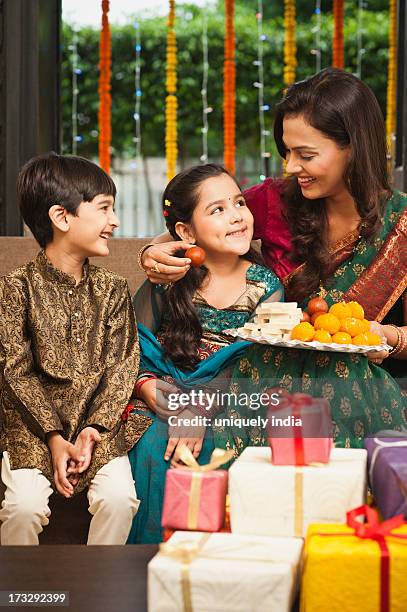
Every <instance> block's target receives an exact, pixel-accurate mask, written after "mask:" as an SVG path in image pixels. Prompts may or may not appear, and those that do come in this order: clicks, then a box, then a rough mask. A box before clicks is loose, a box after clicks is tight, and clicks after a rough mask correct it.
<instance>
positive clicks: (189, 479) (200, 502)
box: [161, 468, 228, 531]
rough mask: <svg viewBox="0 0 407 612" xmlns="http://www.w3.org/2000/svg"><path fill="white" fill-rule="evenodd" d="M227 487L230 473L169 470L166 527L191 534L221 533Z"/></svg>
mask: <svg viewBox="0 0 407 612" xmlns="http://www.w3.org/2000/svg"><path fill="white" fill-rule="evenodd" d="M227 487H228V473H227V471H226V470H213V471H207V472H204V471H194V470H191V469H184V468H176V469H170V470H168V471H167V477H166V481H165V491H164V506H163V513H162V519H161V524H162V526H163V527H170V528H172V529H181V530H186V529H188V530H190V531H218V530H219V529H221V527H222V526H223V522H224V519H225V503H226V493H227Z"/></svg>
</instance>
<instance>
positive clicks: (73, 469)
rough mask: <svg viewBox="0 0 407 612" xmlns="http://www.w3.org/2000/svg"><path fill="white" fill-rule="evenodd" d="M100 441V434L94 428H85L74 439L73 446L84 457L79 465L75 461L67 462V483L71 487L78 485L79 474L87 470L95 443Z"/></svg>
mask: <svg viewBox="0 0 407 612" xmlns="http://www.w3.org/2000/svg"><path fill="white" fill-rule="evenodd" d="M101 439H102V438H101V435H100V433H99V432H98V430H97V429H95V428H94V427H85V428H84V429H82V431H81V432H80V434H79V435H78V437H77V438H76V441H75V445H74V446H75V448H76V449H77V450H78V451H79V452H80V453H81V455H82V456H83V457H84V460H83V462H81V463H76V462H75V461H70V462H69V467H68V470H67V473H68V474H69V481H70V482H71V483H72V484H73V486H75V485H77V484H78V481H79V474H82V472H85V471H86V470H87V469H88V467H89V465H90V461H91V459H92V453H93V448H94V446H95V444H96V442H100V441H101Z"/></svg>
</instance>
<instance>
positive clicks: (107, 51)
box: [98, 0, 112, 173]
mask: <svg viewBox="0 0 407 612" xmlns="http://www.w3.org/2000/svg"><path fill="white" fill-rule="evenodd" d="M108 12H109V0H102V29H101V32H100V38H99V89H98V91H99V114H98V122H99V164H100V165H101V167H102V168H103V170H105V171H106V172H108V173H109V172H110V143H111V139H112V128H111V106H112V98H111V95H110V79H111V74H112V73H111V65H112V52H111V41H110V28H109V18H108Z"/></svg>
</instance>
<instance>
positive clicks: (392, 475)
mask: <svg viewBox="0 0 407 612" xmlns="http://www.w3.org/2000/svg"><path fill="white" fill-rule="evenodd" d="M365 447H366V449H367V453H368V469H369V480H370V486H371V488H372V492H373V497H374V499H375V502H376V504H377V506H378V508H379V510H380V512H381V513H382V515H383V518H384V519H389V518H391V517H392V516H395V515H396V514H403V515H404V517H405V518H407V437H405V438H404V437H396V438H390V437H389V438H388V437H378V438H366V439H365Z"/></svg>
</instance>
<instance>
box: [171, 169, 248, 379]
mask: <svg viewBox="0 0 407 612" xmlns="http://www.w3.org/2000/svg"><path fill="white" fill-rule="evenodd" d="M222 174H227V175H228V176H230V177H231V178H232V179H233V180H234V181H235V183H236V185H237V186H238V187H239V189H240V186H239V184H238V182H237V181H236V179H235V177H234V176H232V175H231V174H230V173H229V172H228V171H227V170H226V169H225V168H224V167H223V166H221V165H219V164H205V165H201V166H192V167H191V168H187V169H186V170H183V171H182V172H180V173H179V174H177V175H176V176H175V177H174V178H173V179H172V180H171V181H170V182H169V183H168V185H167V187H166V189H165V191H164V193H163V197H162V204H163V213H164V215H165V222H166V226H167V228H168V231H169V232H170V234H171V236H172V237H173V238H174V240H180V237H179V236H178V234H177V233H176V231H175V226H176V224H177V223H179V222H181V223H186V224H187V223H191V220H192V215H193V213H194V210H195V207H196V205H197V204H198V201H199V193H200V187H201V185H202V183H203V182H204V181H206V180H207V179H209V178H213V177H216V176H221V175H222ZM180 255H181V256H182V257H183V256H184V252H183V251H180ZM245 257H247V258H248V259H251V258H252V254H251V252H249V253H248V254H247V255H246V256H245ZM253 259H254V258H253ZM207 274H208V269H207V268H206V267H205V266H201V267H200V268H196V267H193V266H191V268H190V269H189V270H188V272H187V274H186V275H185V276H184V278H182V279H181V280H179V281H177V282H176V283H174V284H173V285H171V286H170V287H169V289H168V290H167V291H166V292H165V296H164V305H163V307H164V312H165V331H164V334H163V348H164V354H165V356H166V357H168V358H170V359H171V360H172V361H173V362H174V363H175V364H176V365H177V366H179V367H181V368H182V369H184V370H188V369H193V368H194V367H195V365H196V364H197V363H198V362H199V356H198V347H199V344H200V340H201V337H202V326H201V323H200V321H199V318H198V314H197V311H196V308H195V306H194V303H193V301H192V298H193V296H194V294H195V292H196V291H197V289H199V287H200V286H201V285H202V283H203V280H204V279H205V277H206V276H207Z"/></svg>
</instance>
